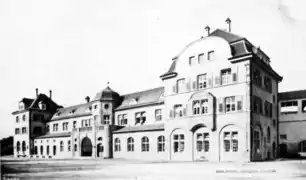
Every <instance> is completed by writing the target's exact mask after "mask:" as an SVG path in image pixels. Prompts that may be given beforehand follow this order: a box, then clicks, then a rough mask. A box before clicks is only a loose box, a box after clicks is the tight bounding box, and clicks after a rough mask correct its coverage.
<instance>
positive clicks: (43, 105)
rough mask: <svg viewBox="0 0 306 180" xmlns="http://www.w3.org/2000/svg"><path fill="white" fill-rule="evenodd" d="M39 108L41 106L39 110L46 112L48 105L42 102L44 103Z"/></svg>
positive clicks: (40, 103)
mask: <svg viewBox="0 0 306 180" xmlns="http://www.w3.org/2000/svg"><path fill="white" fill-rule="evenodd" d="M38 106H39V109H41V110H46V109H47V106H46V104H45V103H44V102H42V101H41V102H39V104H38Z"/></svg>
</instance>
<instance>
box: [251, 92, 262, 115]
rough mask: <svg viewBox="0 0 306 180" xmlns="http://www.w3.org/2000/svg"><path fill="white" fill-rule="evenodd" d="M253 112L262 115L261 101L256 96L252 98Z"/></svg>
mask: <svg viewBox="0 0 306 180" xmlns="http://www.w3.org/2000/svg"><path fill="white" fill-rule="evenodd" d="M253 111H254V112H255V113H258V114H262V100H261V99H260V98H259V97H257V96H253Z"/></svg>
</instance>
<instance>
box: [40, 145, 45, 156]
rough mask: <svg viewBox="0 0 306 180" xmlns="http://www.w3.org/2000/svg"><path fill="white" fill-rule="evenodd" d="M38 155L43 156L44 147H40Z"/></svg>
mask: <svg viewBox="0 0 306 180" xmlns="http://www.w3.org/2000/svg"><path fill="white" fill-rule="evenodd" d="M40 154H41V155H43V154H44V147H43V146H40Z"/></svg>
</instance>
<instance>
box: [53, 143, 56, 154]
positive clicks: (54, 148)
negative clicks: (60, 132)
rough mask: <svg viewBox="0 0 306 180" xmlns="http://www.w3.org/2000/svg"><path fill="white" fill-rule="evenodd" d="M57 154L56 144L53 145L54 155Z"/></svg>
mask: <svg viewBox="0 0 306 180" xmlns="http://www.w3.org/2000/svg"><path fill="white" fill-rule="evenodd" d="M55 155H56V146H55V145H54V146H53V156H55Z"/></svg>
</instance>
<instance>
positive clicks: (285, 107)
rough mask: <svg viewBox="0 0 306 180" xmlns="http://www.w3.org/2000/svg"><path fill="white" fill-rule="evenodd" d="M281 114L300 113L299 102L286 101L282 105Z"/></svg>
mask: <svg viewBox="0 0 306 180" xmlns="http://www.w3.org/2000/svg"><path fill="white" fill-rule="evenodd" d="M280 111H281V113H285V114H289V113H297V112H298V102H297V101H286V102H282V103H281V109H280Z"/></svg>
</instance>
